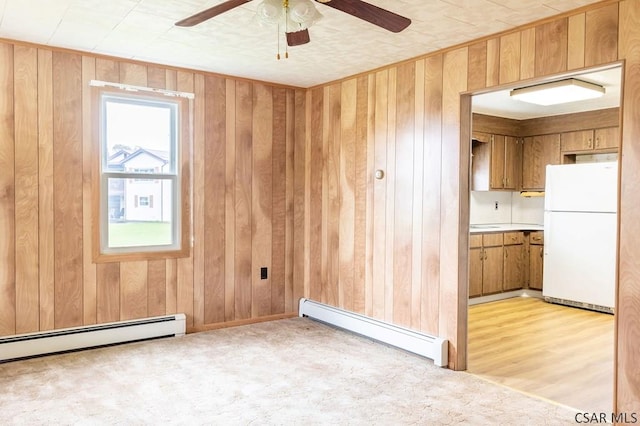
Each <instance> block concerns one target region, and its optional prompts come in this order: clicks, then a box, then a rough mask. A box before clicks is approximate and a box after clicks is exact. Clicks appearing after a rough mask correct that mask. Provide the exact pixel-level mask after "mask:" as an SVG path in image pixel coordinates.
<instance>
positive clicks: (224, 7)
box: [176, 0, 251, 27]
mask: <svg viewBox="0 0 640 426" xmlns="http://www.w3.org/2000/svg"><path fill="white" fill-rule="evenodd" d="M250 1H251V0H227V1H225V2H224V3H220V4H219V5H217V6H213V7H210V8H209V9H205V10H203V11H202V12H198V13H196V14H195V15H192V16H189V17H188V18H184V19H183V20H181V21H178V22H176V25H177V26H178V27H193V26H194V25H198V24H199V23H201V22H204V21H206V20H207V19H211V18H213V17H214V16H218V15H220V14H221V13H224V12H226V11H228V10H231V9H234V8H236V7H238V6H242V5H243V4H245V3H249V2H250Z"/></svg>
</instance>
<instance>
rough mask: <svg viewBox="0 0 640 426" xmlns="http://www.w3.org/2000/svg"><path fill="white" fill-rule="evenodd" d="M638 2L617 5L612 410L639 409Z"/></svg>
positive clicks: (639, 97) (639, 101)
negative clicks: (619, 96)
mask: <svg viewBox="0 0 640 426" xmlns="http://www.w3.org/2000/svg"><path fill="white" fill-rule="evenodd" d="M638 22H640V2H638V1H624V2H621V3H620V36H619V37H620V39H619V49H620V59H624V60H625V61H626V63H625V72H624V86H623V87H624V92H623V104H622V145H621V154H622V155H621V160H620V178H621V185H620V207H619V215H618V225H619V237H618V238H619V249H618V258H619V263H618V281H619V283H618V292H617V295H616V341H617V349H616V354H615V356H616V366H615V370H614V371H615V394H614V404H615V407H614V411H615V412H617V413H638V412H640V370H639V369H638V365H639V364H640V327H639V325H640V264H639V263H638V256H639V253H638V252H639V249H638V243H637V236H638V235H639V233H640V214H639V213H640V212H639V211H638V207H637V206H638V191H640V120H638V116H639V114H640V112H638V108H639V106H640V26H638Z"/></svg>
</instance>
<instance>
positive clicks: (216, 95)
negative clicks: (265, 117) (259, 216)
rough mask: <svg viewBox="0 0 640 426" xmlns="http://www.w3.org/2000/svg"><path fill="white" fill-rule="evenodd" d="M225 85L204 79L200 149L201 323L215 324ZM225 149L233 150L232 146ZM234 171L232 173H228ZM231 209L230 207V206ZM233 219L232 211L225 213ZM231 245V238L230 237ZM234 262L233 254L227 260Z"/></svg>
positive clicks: (220, 303) (220, 288)
mask: <svg viewBox="0 0 640 426" xmlns="http://www.w3.org/2000/svg"><path fill="white" fill-rule="evenodd" d="M226 95H227V85H226V82H225V80H224V79H223V78H220V77H213V76H207V77H205V99H204V107H205V113H204V114H205V145H204V152H203V153H202V154H203V158H204V160H205V161H204V171H203V174H204V177H203V178H204V185H203V188H202V189H203V191H204V218H203V220H204V235H202V236H201V238H203V241H204V251H205V253H206V256H207V259H208V261H207V262H206V263H205V264H204V298H205V309H204V322H205V323H207V324H208V323H216V322H221V321H224V319H225V272H226V271H225V265H226V264H225V261H226V258H225V247H226V244H227V240H226V235H225V229H226V228H225V197H226V196H227V195H226V194H228V193H231V194H233V191H229V189H228V188H227V187H226V185H223V184H222V182H225V179H226V177H225V176H226V175H227V171H226V158H225V151H226V150H227V147H226V132H225V123H226V121H227V116H226V111H225V109H226V103H225V98H226ZM230 145H231V146H230V147H229V148H228V149H231V150H233V148H234V146H233V144H230ZM231 166H233V164H231ZM231 170H232V171H234V169H233V168H232V169H231ZM231 207H232V208H233V207H234V206H231ZM228 214H229V215H230V216H231V217H233V210H231V211H230V212H228ZM231 240H232V241H233V236H232V237H231ZM229 257H230V258H231V260H233V259H234V256H233V254H231V255H230V256H229Z"/></svg>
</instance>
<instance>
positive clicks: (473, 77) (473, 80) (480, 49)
mask: <svg viewBox="0 0 640 426" xmlns="http://www.w3.org/2000/svg"><path fill="white" fill-rule="evenodd" d="M486 85H487V42H486V41H482V42H480V43H475V44H472V45H471V46H469V75H468V79H467V87H468V88H469V90H476V89H483V88H484V87H486Z"/></svg>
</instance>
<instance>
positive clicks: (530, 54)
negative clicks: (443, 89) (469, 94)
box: [468, 28, 536, 90]
mask: <svg viewBox="0 0 640 426" xmlns="http://www.w3.org/2000/svg"><path fill="white" fill-rule="evenodd" d="M469 72H471V71H469ZM535 72H536V29H535V28H527V29H524V30H522V31H521V32H520V78H521V79H522V80H526V79H528V78H533V77H534V75H535ZM468 89H469V90H471V88H470V87H469V88H468Z"/></svg>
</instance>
